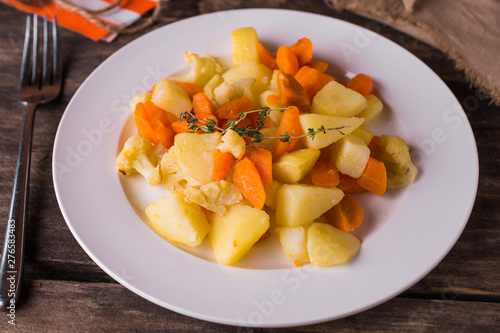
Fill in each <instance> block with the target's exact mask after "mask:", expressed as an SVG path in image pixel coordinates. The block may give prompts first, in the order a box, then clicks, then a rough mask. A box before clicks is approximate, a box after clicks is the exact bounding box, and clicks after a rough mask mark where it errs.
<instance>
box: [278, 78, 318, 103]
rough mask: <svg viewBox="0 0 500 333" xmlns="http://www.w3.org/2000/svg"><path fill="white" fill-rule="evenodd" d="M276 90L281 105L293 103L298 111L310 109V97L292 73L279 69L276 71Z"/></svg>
mask: <svg viewBox="0 0 500 333" xmlns="http://www.w3.org/2000/svg"><path fill="white" fill-rule="evenodd" d="M278 92H279V95H280V103H281V105H285V106H290V105H295V106H296V107H298V108H299V110H300V112H309V111H310V110H311V99H310V98H309V95H308V94H307V91H306V90H305V89H304V87H302V85H301V84H300V83H299V82H298V81H297V79H295V77H294V76H293V75H290V74H286V73H284V72H281V71H280V72H279V73H278Z"/></svg>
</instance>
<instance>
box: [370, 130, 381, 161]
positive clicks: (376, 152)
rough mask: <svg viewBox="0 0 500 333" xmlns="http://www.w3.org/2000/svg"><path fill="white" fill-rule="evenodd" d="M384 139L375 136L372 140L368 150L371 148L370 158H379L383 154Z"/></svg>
mask: <svg viewBox="0 0 500 333" xmlns="http://www.w3.org/2000/svg"><path fill="white" fill-rule="evenodd" d="M381 146H382V138H381V137H380V136H377V135H374V136H373V137H372V140H371V141H370V143H369V144H368V148H370V156H371V157H373V158H377V157H378V156H380V153H381V152H382V148H381Z"/></svg>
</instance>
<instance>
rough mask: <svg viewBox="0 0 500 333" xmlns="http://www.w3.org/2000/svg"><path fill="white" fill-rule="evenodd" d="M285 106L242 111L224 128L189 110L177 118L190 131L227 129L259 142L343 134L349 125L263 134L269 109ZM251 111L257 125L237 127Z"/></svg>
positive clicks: (207, 131)
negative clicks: (333, 133) (328, 133)
mask: <svg viewBox="0 0 500 333" xmlns="http://www.w3.org/2000/svg"><path fill="white" fill-rule="evenodd" d="M286 109H287V108H273V109H272V108H270V107H268V106H265V107H262V108H260V109H256V110H251V111H247V112H242V113H240V115H239V118H238V119H236V120H230V121H228V122H227V124H226V126H227V127H226V129H223V128H221V127H219V126H217V124H216V122H215V120H213V119H210V118H209V119H207V120H203V119H198V118H197V117H196V116H195V115H194V114H193V113H191V112H189V111H185V112H182V113H181V115H180V117H179V119H180V120H181V121H183V120H186V121H187V123H188V129H189V130H190V131H192V132H195V133H196V132H198V131H200V130H201V131H202V132H203V133H214V132H216V131H218V132H220V133H221V134H224V133H226V132H227V131H228V130H233V131H235V132H236V133H238V134H239V135H240V136H242V137H245V136H246V137H248V138H250V139H252V142H254V143H258V142H261V141H262V140H264V139H278V140H280V141H281V142H285V143H290V140H291V139H296V138H303V137H308V138H310V139H311V140H314V138H315V137H316V134H319V133H325V134H326V132H327V131H339V133H340V134H342V135H345V134H344V133H343V132H342V131H341V130H342V129H343V128H347V127H350V126H349V125H344V126H339V127H329V128H325V127H324V126H323V125H321V126H320V127H319V128H318V129H316V130H315V129H314V128H308V129H307V133H306V134H301V135H290V134H288V132H285V134H282V135H280V136H264V135H263V134H262V133H261V132H260V130H261V129H262V128H263V127H264V124H265V122H266V117H267V116H268V115H269V113H270V112H271V111H280V112H284V111H285V110H286ZM251 113H257V120H256V123H257V126H256V127H252V126H243V127H238V125H239V124H240V123H241V122H242V121H243V120H244V119H245V118H246V117H247V116H248V115H249V114H251Z"/></svg>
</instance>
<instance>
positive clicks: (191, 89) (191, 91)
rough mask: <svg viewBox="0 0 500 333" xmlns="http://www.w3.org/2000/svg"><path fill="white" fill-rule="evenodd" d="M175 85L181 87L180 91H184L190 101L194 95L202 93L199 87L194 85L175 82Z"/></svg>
mask: <svg viewBox="0 0 500 333" xmlns="http://www.w3.org/2000/svg"><path fill="white" fill-rule="evenodd" d="M175 84H176V85H178V86H179V87H181V88H182V90H184V91H185V92H186V93H187V94H188V96H189V98H190V99H191V100H192V99H193V96H194V95H196V94H197V93H200V92H203V89H201V88H200V86H199V85H197V84H196V83H191V82H184V81H176V82H175Z"/></svg>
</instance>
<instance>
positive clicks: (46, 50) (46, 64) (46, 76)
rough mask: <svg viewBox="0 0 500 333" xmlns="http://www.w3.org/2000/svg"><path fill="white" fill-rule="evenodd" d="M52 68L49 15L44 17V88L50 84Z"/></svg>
mask: <svg viewBox="0 0 500 333" xmlns="http://www.w3.org/2000/svg"><path fill="white" fill-rule="evenodd" d="M50 70H51V66H50V63H49V27H48V23H47V15H45V16H44V17H43V68H42V86H43V85H45V84H47V83H50V82H49V81H48V80H49V72H50Z"/></svg>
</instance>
